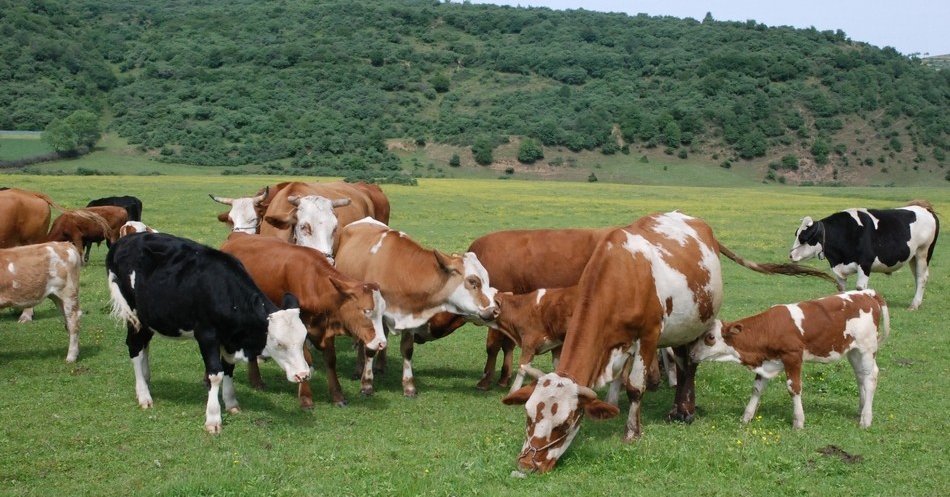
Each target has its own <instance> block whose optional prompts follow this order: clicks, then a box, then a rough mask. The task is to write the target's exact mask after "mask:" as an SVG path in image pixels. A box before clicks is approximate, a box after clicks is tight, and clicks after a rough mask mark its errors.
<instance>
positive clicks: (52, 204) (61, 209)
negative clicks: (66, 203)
mask: <svg viewBox="0 0 950 497" xmlns="http://www.w3.org/2000/svg"><path fill="white" fill-rule="evenodd" d="M30 193H32V194H33V195H34V196H35V197H36V198H38V199H40V200H43V201H44V202H46V203H47V204H49V205H50V207H53V208H54V209H56V210H58V211H59V213H60V214H62V213H64V212H66V211H68V210H69V209H67V208H65V207H63V206H61V205H59V204H57V203H56V202H54V201H53V199H52V198H50V196H49V195H47V194H45V193H40V192H30Z"/></svg>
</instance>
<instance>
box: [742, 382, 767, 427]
mask: <svg viewBox="0 0 950 497" xmlns="http://www.w3.org/2000/svg"><path fill="white" fill-rule="evenodd" d="M767 386H769V379H768V378H766V377H764V376H762V375H760V374H757V375H755V380H754V381H753V382H752V398H751V399H749V404H748V405H746V406H745V411H744V412H743V413H742V422H743V423H748V422H749V421H752V418H754V417H755V411H756V410H757V409H758V408H759V399H761V398H762V393H763V392H765V387H767Z"/></svg>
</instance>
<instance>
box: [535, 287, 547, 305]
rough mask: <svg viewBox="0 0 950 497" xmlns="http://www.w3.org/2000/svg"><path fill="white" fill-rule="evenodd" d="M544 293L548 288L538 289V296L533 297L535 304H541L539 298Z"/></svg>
mask: <svg viewBox="0 0 950 497" xmlns="http://www.w3.org/2000/svg"><path fill="white" fill-rule="evenodd" d="M545 293H548V290H547V289H546V288H542V289H540V290H538V298H537V299H535V301H534V304H535V305H541V299H542V298H543V297H544V294H545Z"/></svg>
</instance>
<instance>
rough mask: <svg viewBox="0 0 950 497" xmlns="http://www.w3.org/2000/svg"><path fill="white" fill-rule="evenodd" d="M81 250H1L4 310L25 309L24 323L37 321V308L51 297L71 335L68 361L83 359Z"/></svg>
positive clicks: (0, 303)
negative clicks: (80, 327) (81, 353)
mask: <svg viewBox="0 0 950 497" xmlns="http://www.w3.org/2000/svg"><path fill="white" fill-rule="evenodd" d="M80 260H81V259H80V256H79V251H78V250H76V248H75V247H73V246H72V244H69V243H63V242H52V243H41V244H36V245H25V246H22V247H14V248H5V249H0V308H5V307H24V306H26V307H27V308H26V310H25V311H23V314H22V315H21V316H20V322H21V323H23V322H27V321H30V320H32V319H33V306H35V305H38V304H40V303H41V302H43V300H45V299H46V298H47V297H49V299H50V300H52V301H53V302H54V303H55V304H56V308H57V309H59V312H60V314H62V315H63V319H64V321H65V322H66V331H67V332H69V349H68V351H67V352H66V362H75V361H76V358H77V357H78V356H79V316H80V315H81V314H82V312H80V310H79V268H80Z"/></svg>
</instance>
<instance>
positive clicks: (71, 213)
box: [46, 205, 129, 264]
mask: <svg viewBox="0 0 950 497" xmlns="http://www.w3.org/2000/svg"><path fill="white" fill-rule="evenodd" d="M128 220H129V213H128V212H127V211H126V210H125V209H124V208H122V207H116V206H114V205H107V206H99V207H86V208H84V209H72V210H67V211H65V212H63V213H62V214H61V215H60V216H59V217H57V218H56V220H55V221H53V225H52V226H50V229H49V235H47V237H46V241H48V242H70V243H72V244H73V245H75V246H76V248H77V249H78V250H79V251H80V252H82V253H83V264H85V263H88V262H89V252H90V251H91V250H92V244H93V243H96V244H99V243H102V241H103V240H105V242H106V246H107V247H111V246H112V244H113V243H115V241H116V240H117V239H118V238H119V228H121V227H122V225H123V224H125V223H126V221H128Z"/></svg>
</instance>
